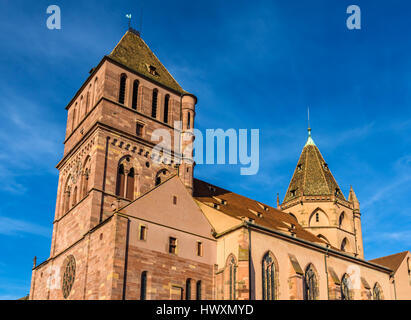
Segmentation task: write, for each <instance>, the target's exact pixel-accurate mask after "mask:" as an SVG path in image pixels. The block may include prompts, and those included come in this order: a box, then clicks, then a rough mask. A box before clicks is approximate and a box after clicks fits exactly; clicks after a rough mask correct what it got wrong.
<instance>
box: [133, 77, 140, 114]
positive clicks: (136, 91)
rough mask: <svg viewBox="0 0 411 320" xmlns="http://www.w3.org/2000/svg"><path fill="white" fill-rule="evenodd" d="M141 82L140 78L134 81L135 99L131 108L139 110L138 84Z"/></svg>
mask: <svg viewBox="0 0 411 320" xmlns="http://www.w3.org/2000/svg"><path fill="white" fill-rule="evenodd" d="M139 84H140V82H139V81H138V80H134V82H133V99H132V101H131V108H133V109H134V110H137V99H138V86H139Z"/></svg>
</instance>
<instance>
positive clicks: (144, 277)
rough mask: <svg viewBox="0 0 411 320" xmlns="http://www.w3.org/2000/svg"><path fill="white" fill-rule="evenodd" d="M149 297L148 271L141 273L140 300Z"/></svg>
mask: <svg viewBox="0 0 411 320" xmlns="http://www.w3.org/2000/svg"><path fill="white" fill-rule="evenodd" d="M146 299H147V271H143V272H142V273H141V287H140V300H146Z"/></svg>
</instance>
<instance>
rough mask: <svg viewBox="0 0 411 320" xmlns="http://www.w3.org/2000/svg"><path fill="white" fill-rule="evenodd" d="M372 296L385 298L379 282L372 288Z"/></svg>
mask: <svg viewBox="0 0 411 320" xmlns="http://www.w3.org/2000/svg"><path fill="white" fill-rule="evenodd" d="M372 298H373V299H374V300H383V297H382V290H381V287H380V285H379V284H378V283H376V284H375V285H374V289H373V290H372Z"/></svg>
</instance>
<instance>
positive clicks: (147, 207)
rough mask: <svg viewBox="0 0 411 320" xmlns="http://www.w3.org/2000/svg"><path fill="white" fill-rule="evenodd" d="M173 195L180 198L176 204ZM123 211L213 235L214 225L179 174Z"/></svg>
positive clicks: (196, 233) (193, 231) (192, 232)
mask: <svg viewBox="0 0 411 320" xmlns="http://www.w3.org/2000/svg"><path fill="white" fill-rule="evenodd" d="M173 197H176V198H177V202H176V204H174V202H173ZM120 212H121V213H124V214H127V215H130V216H133V217H136V218H139V219H143V220H147V221H150V222H153V223H157V224H160V225H164V226H166V227H170V228H174V229H178V230H181V231H184V232H188V233H191V234H195V235H199V236H202V237H205V238H212V235H211V228H212V227H211V225H210V223H209V222H208V220H207V219H206V217H205V216H204V214H203V213H202V212H201V210H200V209H199V207H198V206H197V204H196V202H195V201H194V199H193V198H192V197H191V195H190V194H189V192H188V191H187V189H186V187H185V186H184V185H183V183H182V182H181V180H180V178H179V177H178V176H174V177H172V178H170V179H169V180H167V181H165V182H164V183H162V184H160V185H159V186H157V187H156V188H154V189H153V190H151V191H150V192H148V193H146V194H145V195H143V196H141V197H140V198H138V199H137V200H135V201H134V202H132V203H130V204H129V205H128V206H126V207H124V208H123V209H121V210H120Z"/></svg>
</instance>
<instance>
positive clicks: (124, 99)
mask: <svg viewBox="0 0 411 320" xmlns="http://www.w3.org/2000/svg"><path fill="white" fill-rule="evenodd" d="M196 102H197V99H196V97H195V96H194V95H192V94H190V93H188V92H186V91H185V90H183V89H182V88H181V86H180V85H179V84H178V83H177V81H176V80H175V79H174V78H173V77H172V76H171V74H170V73H169V72H168V70H167V69H166V68H165V67H164V66H163V64H162V63H161V62H160V61H159V59H158V58H157V57H156V56H155V54H154V53H153V52H152V51H151V50H150V48H149V47H148V45H147V44H146V43H145V42H144V40H143V39H142V38H141V37H140V34H139V32H138V31H135V30H133V29H131V28H130V29H129V30H128V31H127V32H126V33H125V34H124V36H123V37H122V38H121V40H120V41H119V43H118V44H117V45H116V46H115V48H114V49H113V51H112V52H111V53H110V54H108V55H106V56H104V57H103V59H102V60H101V61H100V63H99V64H98V65H97V66H96V67H95V68H93V69H91V71H90V74H89V76H88V78H87V79H86V81H85V82H84V83H83V84H82V85H81V87H80V89H79V90H78V91H77V92H76V94H75V95H74V97H73V98H72V100H71V101H70V102H69V103H68V105H67V107H66V110H67V127H66V137H65V141H64V154H63V157H62V159H61V161H60V162H59V163H58V165H57V169H58V170H59V182H58V190H57V202H56V211H55V217H54V221H53V236H52V244H51V252H50V257H49V259H48V260H47V265H48V268H49V267H51V268H55V267H56V266H57V265H58V268H60V266H61V264H60V261H59V260H58V262H56V261H57V260H56V259H57V257H59V259H62V258H64V255H65V252H68V251H69V250H71V249H72V248H74V246H76V244H77V245H78V244H79V243H80V241H83V240H85V239H87V235H88V234H90V231H91V230H93V228H96V226H100V225H101V224H102V223H103V222H104V221H105V220H106V219H108V218H111V217H112V216H113V212H114V211H115V210H116V209H118V208H119V207H122V206H124V205H126V204H128V203H130V202H132V201H133V200H135V199H137V198H138V197H140V196H141V195H143V194H145V193H147V192H149V191H150V190H152V189H153V188H155V187H156V186H158V185H160V184H161V183H163V182H164V181H166V180H167V179H169V178H171V177H172V176H174V175H177V174H179V175H180V178H181V179H182V181H183V182H184V184H185V186H186V187H187V188H188V189H189V190H190V192H191V191H192V184H193V168H194V164H193V161H192V153H191V152H185V153H184V150H185V149H189V148H190V147H189V146H190V142H189V141H190V140H192V139H193V137H192V131H193V127H194V117H195V105H196ZM178 123H182V126H179V125H177V126H176V127H175V124H178ZM157 129H161V130H162V131H163V132H167V133H168V134H169V136H170V138H171V141H170V142H171V144H170V146H168V147H165V148H163V150H162V155H161V156H162V157H161V159H162V161H160V162H159V161H158V159H157V160H156V159H155V158H156V154H154V152H153V148H154V146H156V145H157V144H158V143H159V141H157V140H155V139H154V138H153V136H154V134H153V132H154V131H155V130H157ZM174 140H176V141H174ZM183 160H184V161H183ZM86 248H88V249H82V250H83V251H82V254H83V253H84V252H88V250H89V247H86ZM87 255H88V253H86V256H87ZM78 257H79V254H76V261H77V264H78V259H77V258H78ZM84 259H86V258H84ZM84 261H85V260H84ZM83 266H84V264H83V265H82V267H83ZM77 268H79V265H77ZM36 269H38V268H35V269H34V270H36ZM53 270H54V269H53ZM83 271H84V270H83ZM34 272H35V271H34ZM43 272H44V271H42V272H41V274H42V273H43ZM76 272H79V270H77V271H76ZM84 272H86V271H84ZM34 278H36V274H34ZM33 283H34V282H33ZM46 291H47V290H43V291H42V292H46ZM48 294H50V291H49V293H48ZM55 298H60V296H55Z"/></svg>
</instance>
